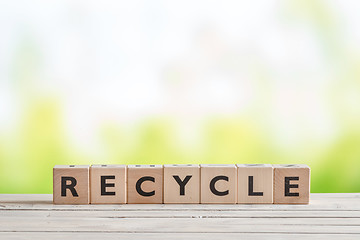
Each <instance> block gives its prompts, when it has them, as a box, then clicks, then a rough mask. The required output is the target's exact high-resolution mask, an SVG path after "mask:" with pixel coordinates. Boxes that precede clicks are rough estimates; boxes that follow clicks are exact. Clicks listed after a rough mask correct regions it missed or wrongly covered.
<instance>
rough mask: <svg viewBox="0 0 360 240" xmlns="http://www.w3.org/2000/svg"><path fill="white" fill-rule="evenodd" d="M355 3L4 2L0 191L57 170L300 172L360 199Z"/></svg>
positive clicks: (359, 50)
mask: <svg viewBox="0 0 360 240" xmlns="http://www.w3.org/2000/svg"><path fill="white" fill-rule="evenodd" d="M359 9H360V5H359V2H358V1H319V0H314V1H310V0H305V1H300V0H298V1H260V2H258V1H256V3H255V2H254V3H250V2H248V1H245V2H238V1H179V2H173V1H171V2H170V1H160V0H156V1H126V2H125V1H124V2H119V1H114V2H112V1H110V2H106V3H104V2H101V1H51V2H42V1H40V2H37V1H35V2H33V1H32V2H31V3H30V2H27V1H3V2H2V3H0V33H1V38H0V193H51V192H52V168H53V166H54V165H58V164H100V163H108V164H110V163H116V164H135V163H136V164H149V163H152V164H169V163H199V164H200V163H273V164H275V163H304V164H308V165H309V166H310V167H311V169H312V176H311V177H312V179H311V191H312V192H360V47H359V46H360V45H359V44H358V43H359V42H360V15H359V14H358V12H359V11H358V10H359Z"/></svg>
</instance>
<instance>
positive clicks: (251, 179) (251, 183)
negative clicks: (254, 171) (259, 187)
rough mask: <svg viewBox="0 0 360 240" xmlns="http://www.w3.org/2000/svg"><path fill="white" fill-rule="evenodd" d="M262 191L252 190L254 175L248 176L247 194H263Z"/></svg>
mask: <svg viewBox="0 0 360 240" xmlns="http://www.w3.org/2000/svg"><path fill="white" fill-rule="evenodd" d="M263 195H264V193H263V192H254V176H249V196H263Z"/></svg>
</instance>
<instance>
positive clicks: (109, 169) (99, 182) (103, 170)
mask: <svg viewBox="0 0 360 240" xmlns="http://www.w3.org/2000/svg"><path fill="white" fill-rule="evenodd" d="M126 174H127V171H126V165H92V166H91V167H90V203H91V204H96V203H113V204H114V203H126V200H127V197H126V194H127V191H126V181H127V176H126Z"/></svg>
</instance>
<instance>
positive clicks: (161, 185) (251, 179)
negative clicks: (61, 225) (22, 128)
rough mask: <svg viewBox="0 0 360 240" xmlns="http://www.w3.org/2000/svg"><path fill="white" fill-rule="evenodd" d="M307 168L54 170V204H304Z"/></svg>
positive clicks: (186, 166) (176, 166)
mask: <svg viewBox="0 0 360 240" xmlns="http://www.w3.org/2000/svg"><path fill="white" fill-rule="evenodd" d="M309 196H310V168H309V167H308V166H307V165H302V164H292V165H271V164H236V165H235V164H201V165H194V164H173V165H128V166H126V165H92V166H89V165H57V166H55V167H54V168H53V202H54V204H137V203H155V204H161V203H165V204H170V203H174V204H185V203H190V204H210V203H213V204H249V203H260V204H308V203H309Z"/></svg>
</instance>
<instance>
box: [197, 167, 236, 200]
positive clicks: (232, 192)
mask: <svg viewBox="0 0 360 240" xmlns="http://www.w3.org/2000/svg"><path fill="white" fill-rule="evenodd" d="M200 172H201V173H200V175H201V186H200V189H201V190H200V194H201V195H200V201H201V203H218V204H221V203H229V204H231V203H232V204H235V203H236V201H237V171H236V166H235V164H201V165H200ZM218 177H226V179H223V178H219V179H216V178H218ZM216 193H217V194H216Z"/></svg>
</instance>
